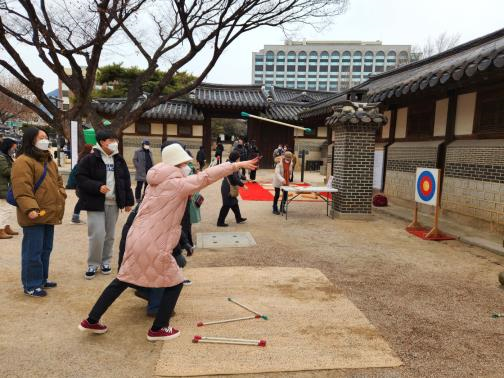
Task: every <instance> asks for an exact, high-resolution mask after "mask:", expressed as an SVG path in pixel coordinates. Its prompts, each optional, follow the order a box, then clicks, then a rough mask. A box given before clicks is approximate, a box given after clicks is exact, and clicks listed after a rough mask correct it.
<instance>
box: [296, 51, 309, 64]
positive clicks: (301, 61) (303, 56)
mask: <svg viewBox="0 0 504 378" xmlns="http://www.w3.org/2000/svg"><path fill="white" fill-rule="evenodd" d="M306 57H307V55H306V53H305V52H304V51H301V52H300V53H299V55H298V59H297V61H298V65H306V59H307V58H306Z"/></svg>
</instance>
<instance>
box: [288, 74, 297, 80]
mask: <svg viewBox="0 0 504 378" xmlns="http://www.w3.org/2000/svg"><path fill="white" fill-rule="evenodd" d="M295 77H296V75H287V78H288V79H293V78H295Z"/></svg>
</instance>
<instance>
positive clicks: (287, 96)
mask: <svg viewBox="0 0 504 378" xmlns="http://www.w3.org/2000/svg"><path fill="white" fill-rule="evenodd" d="M334 94H335V93H334V92H322V91H310V90H305V89H293V88H283V87H277V86H273V87H271V89H270V95H271V98H272V99H273V101H279V102H290V101H293V102H308V103H310V102H316V101H320V100H324V99H327V98H329V97H332V96H334Z"/></svg>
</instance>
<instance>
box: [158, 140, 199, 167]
mask: <svg viewBox="0 0 504 378" xmlns="http://www.w3.org/2000/svg"><path fill="white" fill-rule="evenodd" d="M161 159H162V160H163V163H165V164H168V165H179V164H182V163H188V162H190V161H192V157H190V156H189V154H188V153H187V152H185V150H184V149H183V148H182V146H181V145H180V144H178V143H173V144H170V145H169V146H166V147H165V148H163V152H162V153H161Z"/></svg>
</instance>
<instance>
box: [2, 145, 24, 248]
mask: <svg viewBox="0 0 504 378" xmlns="http://www.w3.org/2000/svg"><path fill="white" fill-rule="evenodd" d="M17 144H18V143H17V141H16V140H14V139H12V138H4V139H3V141H2V142H1V143H0V239H10V238H12V236H13V235H19V232H16V231H14V230H13V229H12V228H11V227H10V226H9V216H10V214H11V211H13V210H14V207H12V206H11V205H9V204H8V203H7V201H6V197H7V190H8V188H9V185H10V183H11V171H12V162H13V159H12V157H13V156H14V154H15V152H16V149H17Z"/></svg>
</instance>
